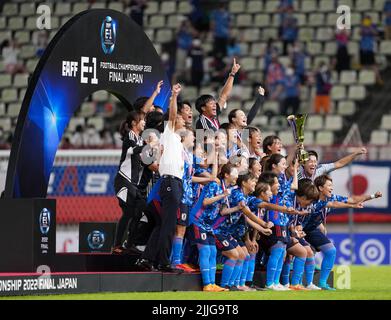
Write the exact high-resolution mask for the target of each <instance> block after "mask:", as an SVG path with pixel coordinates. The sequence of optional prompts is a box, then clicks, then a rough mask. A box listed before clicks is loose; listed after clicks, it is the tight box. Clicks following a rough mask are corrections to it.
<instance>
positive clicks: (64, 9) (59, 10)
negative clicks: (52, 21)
mask: <svg viewBox="0 0 391 320" xmlns="http://www.w3.org/2000/svg"><path fill="white" fill-rule="evenodd" d="M54 12H55V14H56V15H57V16H66V15H70V14H71V13H72V10H71V4H70V3H66V2H58V3H56V7H55V11H54Z"/></svg>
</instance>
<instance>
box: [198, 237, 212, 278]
mask: <svg viewBox="0 0 391 320" xmlns="http://www.w3.org/2000/svg"><path fill="white" fill-rule="evenodd" d="M197 246H198V251H199V252H200V256H199V259H200V270H201V276H202V283H203V285H204V286H207V285H208V284H211V281H210V276H209V273H210V265H209V257H210V247H209V246H206V245H202V244H198V245H197Z"/></svg>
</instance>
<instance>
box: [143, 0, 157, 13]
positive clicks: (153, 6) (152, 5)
mask: <svg viewBox="0 0 391 320" xmlns="http://www.w3.org/2000/svg"><path fill="white" fill-rule="evenodd" d="M158 12H159V3H158V2H156V1H148V6H147V8H146V9H145V14H147V15H150V14H156V13H158Z"/></svg>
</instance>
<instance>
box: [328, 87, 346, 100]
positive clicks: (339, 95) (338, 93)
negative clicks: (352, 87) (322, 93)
mask: <svg viewBox="0 0 391 320" xmlns="http://www.w3.org/2000/svg"><path fill="white" fill-rule="evenodd" d="M331 99H333V100H343V99H346V87H345V86H333V88H332V89H331Z"/></svg>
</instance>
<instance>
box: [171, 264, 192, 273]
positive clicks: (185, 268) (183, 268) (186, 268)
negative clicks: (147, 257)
mask: <svg viewBox="0 0 391 320" xmlns="http://www.w3.org/2000/svg"><path fill="white" fill-rule="evenodd" d="M175 268H177V269H182V270H183V271H184V272H186V273H192V272H196V271H195V270H194V269H192V268H190V267H188V266H187V265H185V264H177V265H175Z"/></svg>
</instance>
